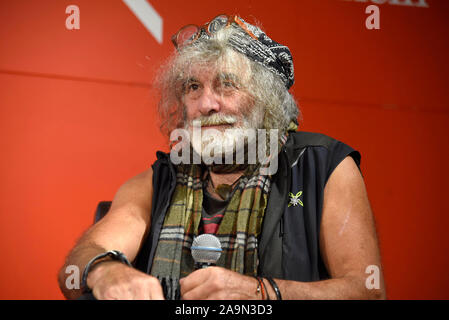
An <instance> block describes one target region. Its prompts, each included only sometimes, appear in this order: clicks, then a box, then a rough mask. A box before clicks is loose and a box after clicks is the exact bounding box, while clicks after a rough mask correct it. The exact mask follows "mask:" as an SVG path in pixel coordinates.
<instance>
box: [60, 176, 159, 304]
mask: <svg viewBox="0 0 449 320" xmlns="http://www.w3.org/2000/svg"><path fill="white" fill-rule="evenodd" d="M152 176H153V172H152V170H151V169H148V170H147V171H145V172H143V173H141V174H139V175H137V176H136V177H134V178H132V179H130V180H129V181H127V182H126V183H125V184H123V185H122V186H121V187H120V189H119V190H118V191H117V193H116V195H115V197H114V200H113V202H112V205H111V209H110V210H109V212H108V214H107V215H106V216H105V217H103V218H102V219H101V220H100V221H99V222H97V223H96V224H94V225H93V226H92V227H90V228H89V229H88V230H87V231H86V232H85V233H84V234H83V236H82V237H81V238H80V239H79V240H78V242H77V244H76V245H75V247H74V248H73V249H72V251H71V252H70V253H69V255H68V256H67V258H66V262H65V264H64V266H63V267H62V268H61V270H60V272H59V278H58V280H59V286H60V288H61V291H62V292H63V294H64V295H65V296H66V297H67V298H69V299H75V298H77V297H79V296H80V295H81V290H75V289H68V288H67V287H66V285H65V280H66V277H67V276H68V274H66V272H65V270H66V267H67V266H69V265H75V266H78V268H79V270H80V276H81V274H82V272H83V270H84V267H85V265H86V264H87V262H88V261H89V260H90V259H92V258H93V257H94V256H96V255H98V254H100V253H104V252H105V251H108V250H119V251H121V252H123V253H124V254H125V255H126V256H127V258H128V260H130V261H133V260H134V259H135V258H136V256H137V253H138V252H139V249H140V247H141V245H142V242H143V240H144V239H145V235H146V234H147V232H148V230H149V227H150V215H151V200H152V194H153V190H152ZM113 269H114V270H116V271H117V273H122V274H123V273H124V270H125V272H126V271H128V273H129V272H132V273H133V274H134V276H139V277H144V276H145V277H149V276H148V275H145V274H143V273H141V272H139V271H137V270H135V269H132V268H129V267H127V266H125V265H123V264H120V263H118V262H107V263H101V264H99V265H98V268H97V267H94V268H93V269H92V272H91V273H89V277H88V285H89V287H91V288H93V287H94V286H95V284H96V283H97V281H98V280H100V283H101V279H102V276H103V275H105V274H106V273H107V272H111V270H113ZM109 278H111V277H110V274H109ZM99 288H101V289H102V291H101V292H98V290H97V292H96V289H95V288H94V295H96V296H98V295H101V294H102V293H103V292H104V291H105V288H104V287H101V286H99ZM96 293H97V294H96Z"/></svg>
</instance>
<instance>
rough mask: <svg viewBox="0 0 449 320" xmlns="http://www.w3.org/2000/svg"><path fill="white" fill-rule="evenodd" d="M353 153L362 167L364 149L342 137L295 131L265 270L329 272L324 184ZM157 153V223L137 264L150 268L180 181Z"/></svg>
mask: <svg viewBox="0 0 449 320" xmlns="http://www.w3.org/2000/svg"><path fill="white" fill-rule="evenodd" d="M347 156H351V157H352V158H353V159H354V161H355V162H356V164H357V166H360V153H359V152H357V151H355V150H354V149H352V148H351V147H349V146H348V145H346V144H344V143H342V142H340V141H337V140H335V139H333V138H330V137H328V136H326V135H323V134H318V133H311V132H294V133H290V134H289V137H288V139H287V142H286V143H285V145H284V146H283V148H282V149H281V152H280V154H279V162H278V171H277V173H276V174H275V175H274V176H273V178H272V183H271V191H270V194H269V198H268V203H267V208H266V211H265V215H264V221H263V225H262V232H261V234H260V237H259V239H258V240H259V242H258V243H259V247H258V250H259V275H262V276H271V277H274V278H277V279H287V280H296V281H318V280H323V279H327V278H328V277H329V276H328V273H327V270H326V268H325V266H324V263H323V261H322V259H321V255H320V247H319V232H320V222H321V214H322V208H323V199H324V187H325V186H326V182H327V180H328V178H329V176H330V175H331V173H332V171H333V170H334V169H335V168H336V167H337V165H338V164H339V163H340V162H341V161H342V160H343V159H344V158H345V157H347ZM157 158H158V159H157V160H156V162H155V163H154V164H153V166H152V167H153V204H152V210H151V228H150V232H149V234H148V236H147V238H146V239H145V241H144V243H143V246H142V248H141V250H140V252H139V254H138V256H137V259H136V268H138V269H139V270H141V271H143V272H146V273H150V270H151V265H152V262H153V258H154V254H155V251H156V247H157V242H158V239H159V233H160V231H161V228H162V224H163V222H164V217H165V214H166V212H167V209H168V207H169V205H170V200H171V196H172V194H173V191H174V189H175V186H176V172H175V168H174V166H173V164H172V163H171V162H170V157H169V154H166V153H163V152H160V151H158V152H157Z"/></svg>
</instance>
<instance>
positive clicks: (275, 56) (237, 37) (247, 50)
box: [199, 17, 295, 89]
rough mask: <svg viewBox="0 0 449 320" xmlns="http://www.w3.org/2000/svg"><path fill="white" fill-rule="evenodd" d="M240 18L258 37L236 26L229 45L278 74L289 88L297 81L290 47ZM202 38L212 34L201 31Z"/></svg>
mask: <svg viewBox="0 0 449 320" xmlns="http://www.w3.org/2000/svg"><path fill="white" fill-rule="evenodd" d="M239 19H240V20H241V21H242V22H243V23H244V24H245V26H246V27H247V28H248V29H249V30H250V31H251V32H252V33H253V34H254V35H255V36H256V37H257V39H253V38H251V37H250V36H249V35H248V34H247V33H246V32H245V31H244V30H243V29H241V28H236V31H237V32H236V33H234V34H233V35H232V36H231V37H230V39H229V45H230V46H231V47H232V48H233V49H234V50H236V51H237V52H240V53H242V54H244V55H245V56H247V57H248V58H249V59H251V60H253V61H255V62H257V63H260V64H261V65H263V66H264V67H265V68H267V69H268V70H270V71H271V72H273V73H274V74H276V75H278V76H279V77H280V78H281V79H282V81H283V82H284V84H285V86H286V87H287V89H290V87H291V86H292V85H293V83H294V82H295V76H294V70H293V57H292V54H291V52H290V49H289V48H288V47H287V46H284V45H282V44H280V43H277V42H276V41H274V40H272V39H271V38H269V37H268V36H267V35H266V34H265V33H264V32H263V31H262V30H261V29H260V28H258V27H256V26H253V25H252V24H249V23H248V22H246V21H244V20H243V19H242V18H240V17H239ZM201 38H205V39H207V38H210V36H209V35H208V34H207V33H206V32H201V35H200V37H199V39H201Z"/></svg>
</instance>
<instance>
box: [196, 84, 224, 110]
mask: <svg viewBox="0 0 449 320" xmlns="http://www.w3.org/2000/svg"><path fill="white" fill-rule="evenodd" d="M198 107H199V111H200V112H201V114H202V115H205V116H207V115H211V114H213V113H215V112H219V111H220V109H221V105H220V97H219V96H218V95H217V93H216V92H214V91H213V90H212V89H211V88H208V87H206V88H204V90H203V93H202V95H201V97H200V101H199V106H198Z"/></svg>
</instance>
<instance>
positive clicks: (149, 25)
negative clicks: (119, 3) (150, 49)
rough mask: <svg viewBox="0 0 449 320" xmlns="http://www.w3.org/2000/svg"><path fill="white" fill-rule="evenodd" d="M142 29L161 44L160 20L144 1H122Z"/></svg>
mask: <svg viewBox="0 0 449 320" xmlns="http://www.w3.org/2000/svg"><path fill="white" fill-rule="evenodd" d="M123 2H124V3H125V4H126V5H127V6H128V8H129V9H130V10H131V11H132V12H133V13H134V15H135V16H136V17H137V19H139V21H140V22H141V23H142V24H143V25H144V27H145V28H146V29H147V30H148V31H149V32H150V33H151V34H152V35H153V37H155V38H156V40H157V42H159V43H162V22H163V20H162V18H161V16H160V15H159V14H158V13H157V12H156V10H154V8H153V7H152V6H151V4H150V3H148V2H147V1H145V0H123Z"/></svg>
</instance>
